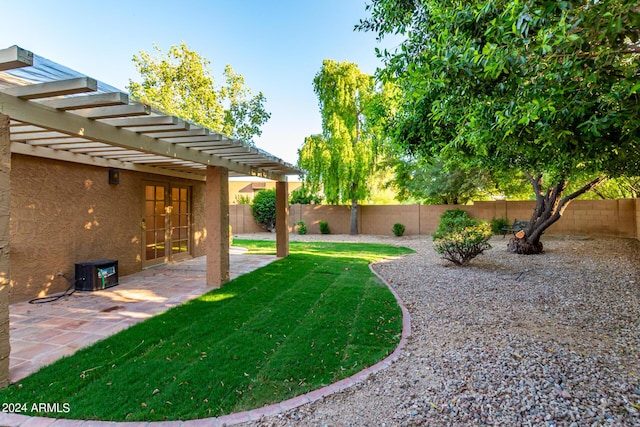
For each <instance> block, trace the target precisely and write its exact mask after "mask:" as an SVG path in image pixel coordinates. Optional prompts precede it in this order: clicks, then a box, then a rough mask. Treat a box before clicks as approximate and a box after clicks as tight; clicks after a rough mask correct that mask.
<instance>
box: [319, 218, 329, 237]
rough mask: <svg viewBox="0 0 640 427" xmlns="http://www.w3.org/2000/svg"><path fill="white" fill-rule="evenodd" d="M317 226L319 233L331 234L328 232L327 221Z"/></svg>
mask: <svg viewBox="0 0 640 427" xmlns="http://www.w3.org/2000/svg"><path fill="white" fill-rule="evenodd" d="M318 225H319V226H320V233H322V234H331V230H329V223H328V222H327V221H320V222H319V223H318Z"/></svg>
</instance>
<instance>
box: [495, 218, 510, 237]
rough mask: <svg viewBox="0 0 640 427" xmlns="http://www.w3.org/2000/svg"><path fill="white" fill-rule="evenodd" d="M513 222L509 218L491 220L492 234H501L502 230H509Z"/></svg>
mask: <svg viewBox="0 0 640 427" xmlns="http://www.w3.org/2000/svg"><path fill="white" fill-rule="evenodd" d="M510 225H511V222H509V220H508V219H507V218H493V219H492V220H491V232H492V233H493V234H501V233H502V230H503V229H505V228H509V226H510Z"/></svg>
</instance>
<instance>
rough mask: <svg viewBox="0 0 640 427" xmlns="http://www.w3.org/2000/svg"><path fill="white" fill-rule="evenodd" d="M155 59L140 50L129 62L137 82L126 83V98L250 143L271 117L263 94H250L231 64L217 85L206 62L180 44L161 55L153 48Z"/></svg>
mask: <svg viewBox="0 0 640 427" xmlns="http://www.w3.org/2000/svg"><path fill="white" fill-rule="evenodd" d="M154 49H155V50H156V54H157V55H156V56H155V57H154V56H152V55H151V54H149V53H147V52H145V51H140V53H139V55H134V57H133V62H134V63H135V66H136V69H137V70H138V72H139V73H140V75H141V77H142V82H141V83H137V82H134V81H132V80H130V81H129V88H128V89H129V92H130V93H131V96H132V97H133V98H134V99H136V100H138V101H140V102H144V103H147V104H149V105H152V106H154V107H156V108H158V109H160V110H162V111H164V112H166V113H169V114H172V115H175V116H178V117H181V118H183V119H185V120H189V121H191V122H193V123H196V124H199V125H202V126H204V127H207V128H210V129H212V130H215V131H218V132H221V133H223V134H225V135H228V136H230V137H232V138H237V139H240V140H242V141H245V142H249V143H252V141H253V137H255V136H260V134H261V133H262V132H261V130H260V126H262V125H263V124H264V123H265V122H266V121H267V120H268V119H269V117H270V114H269V113H268V112H267V111H266V110H265V108H264V103H265V102H266V99H265V97H264V95H263V94H262V92H259V93H258V94H257V95H255V96H253V95H252V93H251V90H250V89H249V88H247V87H246V86H245V82H244V77H243V76H242V75H241V74H238V73H236V72H235V71H234V70H233V68H231V66H230V65H227V66H226V67H225V69H224V84H223V85H220V87H219V88H218V87H216V83H215V79H214V77H213V75H212V73H211V70H210V69H209V64H210V62H209V61H208V60H207V59H206V58H203V57H202V56H200V55H199V54H198V53H196V52H195V51H193V50H191V49H189V47H188V46H187V45H186V44H185V43H181V44H180V45H179V46H172V47H171V48H170V49H169V52H168V53H167V54H165V55H163V54H162V51H161V50H160V48H159V47H158V46H154Z"/></svg>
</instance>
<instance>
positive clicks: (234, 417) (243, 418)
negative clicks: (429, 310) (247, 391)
mask: <svg viewBox="0 0 640 427" xmlns="http://www.w3.org/2000/svg"><path fill="white" fill-rule="evenodd" d="M405 255H406V254H405ZM405 255H399V256H405ZM392 258H393V257H392ZM388 259H389V258H384V259H380V260H376V261H373V262H371V263H369V264H368V267H369V270H370V271H371V272H372V273H373V274H374V275H375V276H376V277H377V278H378V279H379V280H380V281H381V282H382V283H383V284H384V285H385V286H386V287H387V289H389V291H390V292H391V294H392V295H393V297H394V298H395V300H396V303H397V304H398V307H399V308H400V310H401V313H402V331H401V335H400V339H399V342H398V345H397V346H396V348H395V349H394V350H393V351H392V352H391V354H389V355H388V356H386V357H385V358H384V359H382V360H380V361H379V362H377V363H375V364H373V365H371V366H369V367H367V368H364V369H363V370H361V371H359V372H356V373H355V374H353V375H351V376H349V377H347V378H343V379H340V380H338V381H336V382H335V383H332V384H329V385H326V386H323V387H320V388H318V389H314V390H311V391H309V392H307V393H304V394H301V395H298V396H295V397H292V398H290V399H287V400H284V401H281V402H277V403H272V404H269V405H265V406H262V407H259V408H256V409H250V410H247V411H243V412H237V413H231V414H225V415H219V416H217V417H209V418H199V419H192V420H185V421H182V424H183V425H189V424H190V423H192V422H197V421H203V420H209V421H212V422H213V421H216V422H217V423H222V425H235V424H240V423H244V422H248V421H255V420H257V419H260V418H263V417H268V416H273V415H277V414H280V413H283V412H286V411H289V410H291V409H295V408H297V407H300V406H302V405H305V404H308V403H312V402H315V401H318V400H320V399H323V398H324V397H328V396H330V395H332V394H335V393H339V392H342V391H344V390H346V389H348V388H351V387H353V386H354V385H357V384H360V383H362V382H364V381H365V380H366V379H367V378H368V377H369V376H370V375H372V374H375V373H377V372H379V371H381V370H383V369H386V368H387V367H389V366H390V365H391V364H392V363H393V362H395V361H397V360H398V358H399V357H400V354H401V352H402V351H403V349H404V348H405V347H406V344H407V340H408V337H409V336H410V335H411V318H410V314H409V312H408V310H407V308H406V307H405V305H404V303H403V301H402V299H401V298H400V296H399V295H398V293H397V292H396V290H395V289H394V288H393V287H392V286H391V284H390V283H389V282H387V280H385V279H384V278H383V277H382V276H380V275H379V274H378V273H377V272H376V271H375V268H374V267H375V265H376V264H377V263H380V262H382V261H383V260H388ZM27 420H32V421H31V422H36V423H38V422H39V421H40V422H51V421H53V420H54V418H50V417H29V416H26V415H20V414H14V413H4V412H1V413H0V425H7V426H16V427H17V426H19V425H22V424H24V422H25V421H27ZM59 422H63V423H67V422H68V423H70V424H69V425H75V424H73V423H77V422H78V421H77V420H76V421H74V420H71V419H59ZM175 422H176V421H155V422H153V424H156V423H175ZM91 424H92V425H98V426H101V425H104V426H107V425H109V426H114V425H123V426H127V425H134V424H138V425H139V424H140V422H114V421H97V420H92V421H91ZM61 425H62V424H61ZM167 425H168V424H167ZM194 425H195V424H194Z"/></svg>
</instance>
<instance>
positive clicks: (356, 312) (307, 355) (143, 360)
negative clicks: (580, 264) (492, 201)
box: [0, 240, 411, 421]
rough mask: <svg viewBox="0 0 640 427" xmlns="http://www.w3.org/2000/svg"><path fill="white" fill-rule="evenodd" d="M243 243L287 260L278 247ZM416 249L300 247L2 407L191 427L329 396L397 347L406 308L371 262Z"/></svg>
mask: <svg viewBox="0 0 640 427" xmlns="http://www.w3.org/2000/svg"><path fill="white" fill-rule="evenodd" d="M234 245H238V246H244V247H247V248H249V249H250V250H251V251H252V252H256V253H275V243H274V242H262V241H247V240H244V241H243V240H235V241H234ZM410 252H411V251H410V250H409V249H406V248H398V247H393V246H386V245H373V244H341V243H324V242H323V243H318V242H315V243H302V242H291V255H290V256H289V257H287V258H284V259H280V260H278V261H276V262H274V263H272V264H270V265H268V266H266V267H263V268H261V269H259V270H256V271H254V272H252V273H249V274H246V275H244V276H242V277H239V278H238V279H235V280H233V281H231V282H229V283H228V284H226V285H225V286H224V287H223V288H222V289H218V290H215V291H212V292H209V293H207V294H205V295H203V296H202V297H200V298H198V299H196V300H193V301H190V302H188V303H186V304H183V305H181V306H179V307H176V308H174V309H171V310H169V311H167V312H165V313H163V314H161V315H158V316H156V317H153V318H151V319H149V320H147V321H145V322H142V323H140V324H137V325H135V326H132V327H131V328H129V329H127V330H125V331H122V332H120V333H119V334H117V335H114V336H112V337H109V338H107V339H105V340H104V341H101V342H99V343H96V344H95V345H93V346H91V347H88V348H86V349H83V350H80V351H79V352H77V353H76V354H75V355H73V356H71V357H68V358H65V359H62V360H60V361H58V362H56V363H54V364H52V365H50V366H47V367H45V368H43V369H41V370H40V371H39V372H37V373H35V374H33V375H31V376H29V377H27V378H25V379H24V380H22V381H20V382H19V383H18V384H14V385H13V386H11V387H9V388H8V389H6V390H3V391H1V392H0V401H1V402H7V403H8V402H12V403H29V405H30V404H31V403H33V402H48V403H59V404H60V406H62V404H63V403H68V404H69V408H70V411H69V412H68V413H50V414H47V413H42V414H40V415H46V416H51V417H56V418H61V417H64V418H75V419H99V420H113V421H139V420H145V421H157V420H178V419H181V420H186V419H195V418H203V417H213V416H219V415H223V414H228V413H233V412H238V411H243V410H248V409H252V408H257V407H260V406H264V405H266V404H269V403H273V402H278V401H282V400H285V399H287V398H290V397H293V396H296V395H299V394H302V393H305V392H307V391H310V390H313V389H316V388H319V387H322V386H324V385H327V384H330V383H332V382H335V381H337V380H339V379H341V378H345V377H348V376H350V375H352V374H354V373H355V372H358V371H360V370H362V369H363V368H365V367H367V366H370V365H372V364H374V363H376V362H378V361H379V360H381V359H383V358H384V357H385V356H387V355H388V354H389V353H391V352H392V351H393V350H394V349H395V347H396V346H397V344H398V341H399V339H400V334H401V330H402V313H401V310H400V308H399V307H398V305H397V304H396V301H395V299H394V297H393V295H392V294H391V293H390V292H389V290H388V289H387V288H386V287H385V286H383V285H382V283H381V282H380V281H379V279H377V278H376V277H375V276H374V275H373V274H372V273H371V272H370V271H369V268H368V264H369V263H371V262H372V261H375V260H379V259H382V258H386V257H391V256H398V255H403V254H407V253H410ZM30 415H36V414H34V413H31V414H30Z"/></svg>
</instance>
